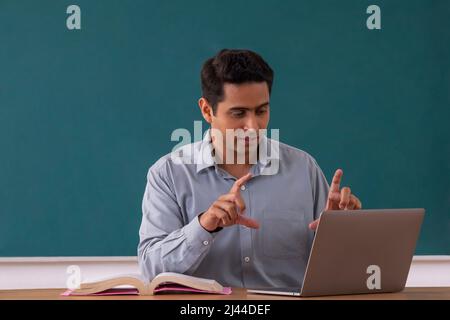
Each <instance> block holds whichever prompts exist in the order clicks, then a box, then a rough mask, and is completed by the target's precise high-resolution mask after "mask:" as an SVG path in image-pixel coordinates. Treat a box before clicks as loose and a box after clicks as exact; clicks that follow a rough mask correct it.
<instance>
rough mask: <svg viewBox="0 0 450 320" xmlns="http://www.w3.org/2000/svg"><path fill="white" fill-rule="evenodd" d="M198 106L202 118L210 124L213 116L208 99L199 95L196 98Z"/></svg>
mask: <svg viewBox="0 0 450 320" xmlns="http://www.w3.org/2000/svg"><path fill="white" fill-rule="evenodd" d="M198 106H199V107H200V111H201V112H202V115H203V118H204V119H205V120H206V122H208V123H209V124H211V122H212V117H213V110H212V107H211V105H210V104H209V102H208V100H206V99H205V98H203V97H201V98H200V99H198Z"/></svg>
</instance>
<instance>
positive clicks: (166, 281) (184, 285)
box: [62, 272, 231, 296]
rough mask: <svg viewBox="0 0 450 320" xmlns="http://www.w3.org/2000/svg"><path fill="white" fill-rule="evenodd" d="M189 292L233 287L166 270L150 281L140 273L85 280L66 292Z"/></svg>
mask: <svg viewBox="0 0 450 320" xmlns="http://www.w3.org/2000/svg"><path fill="white" fill-rule="evenodd" d="M125 286H126V287H125ZM186 292H188V293H189V292H190V293H216V294H230V293H231V288H229V287H223V286H222V285H221V284H220V283H218V282H217V281H215V280H211V279H204V278H198V277H193V276H188V275H185V274H180V273H174V272H163V273H160V274H158V275H157V276H156V277H155V278H153V280H152V281H151V282H150V283H147V282H145V280H144V279H143V278H142V277H141V276H140V275H138V274H131V275H123V276H116V277H110V278H105V279H102V280H97V281H93V282H84V283H81V285H80V288H79V289H75V290H67V291H65V292H64V293H62V295H63V296H80V295H81V296H84V295H102V296H106V295H128V294H130V295H154V294H157V293H186Z"/></svg>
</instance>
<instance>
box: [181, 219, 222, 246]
mask: <svg viewBox="0 0 450 320" xmlns="http://www.w3.org/2000/svg"><path fill="white" fill-rule="evenodd" d="M183 231H184V234H185V235H186V240H187V243H188V245H189V247H190V248H193V249H201V248H207V247H209V246H210V245H211V244H212V242H213V240H214V238H215V236H216V233H211V232H209V231H207V230H206V229H205V228H203V227H202V225H201V224H200V221H199V217H198V216H197V217H195V218H194V219H192V221H191V222H189V223H188V224H187V225H186V226H185V227H184V228H183ZM214 231H215V230H214Z"/></svg>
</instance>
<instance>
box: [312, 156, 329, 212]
mask: <svg viewBox="0 0 450 320" xmlns="http://www.w3.org/2000/svg"><path fill="white" fill-rule="evenodd" d="M312 165H313V167H312V169H311V172H312V191H313V199H314V213H313V215H314V220H316V219H319V218H320V214H321V213H322V212H323V211H324V210H325V206H326V203H327V197H328V192H329V189H330V187H329V185H328V182H327V179H326V177H325V175H324V174H323V172H322V169H320V167H319V165H318V164H317V162H316V160H314V159H313V163H312Z"/></svg>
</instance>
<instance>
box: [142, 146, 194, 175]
mask: <svg viewBox="0 0 450 320" xmlns="http://www.w3.org/2000/svg"><path fill="white" fill-rule="evenodd" d="M200 144H201V141H199V142H194V143H190V144H187V145H184V146H182V147H180V148H177V149H176V150H173V151H172V152H170V153H167V154H165V155H164V156H162V157H161V158H159V159H158V160H157V161H156V162H155V163H154V164H153V165H151V166H150V168H149V169H148V173H147V178H150V177H151V176H155V175H157V176H159V177H161V178H167V177H169V176H171V175H172V174H173V173H174V172H176V171H177V170H183V169H185V168H186V167H188V166H192V165H193V164H194V163H195V159H196V157H197V156H198V152H199V150H200Z"/></svg>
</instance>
